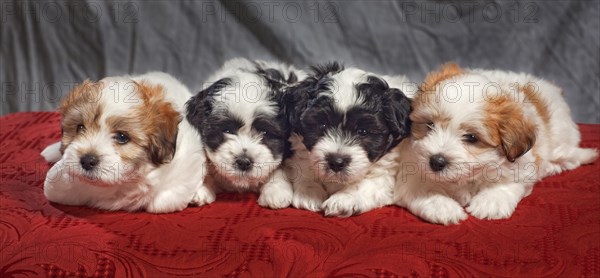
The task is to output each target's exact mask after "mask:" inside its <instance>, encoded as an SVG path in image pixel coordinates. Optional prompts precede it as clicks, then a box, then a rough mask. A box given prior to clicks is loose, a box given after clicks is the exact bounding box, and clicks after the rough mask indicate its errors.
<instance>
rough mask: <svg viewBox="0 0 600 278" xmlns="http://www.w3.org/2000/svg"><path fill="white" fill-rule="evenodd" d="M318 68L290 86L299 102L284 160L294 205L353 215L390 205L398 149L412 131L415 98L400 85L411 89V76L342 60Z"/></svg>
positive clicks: (289, 97) (291, 99)
mask: <svg viewBox="0 0 600 278" xmlns="http://www.w3.org/2000/svg"><path fill="white" fill-rule="evenodd" d="M312 70H313V72H312V74H310V75H309V76H308V77H307V78H306V79H305V80H303V81H301V82H300V83H298V84H297V85H295V86H293V87H291V88H290V89H289V90H288V91H287V92H286V102H287V103H295V106H293V107H292V105H289V106H290V111H289V112H288V116H289V117H290V119H289V120H290V122H291V123H292V125H293V132H292V134H291V137H290V142H291V147H292V151H293V155H292V157H291V158H290V159H289V160H287V162H286V165H287V169H288V176H289V177H290V180H292V183H293V188H294V197H293V202H292V204H293V206H294V207H296V208H300V209H307V210H311V211H320V210H323V211H324V213H325V215H327V216H339V217H348V216H351V215H353V214H360V213H363V212H366V211H369V210H371V209H374V208H378V207H382V206H384V205H388V204H392V198H393V193H392V189H393V186H394V179H395V175H396V171H397V170H396V168H397V167H396V161H395V158H396V156H398V154H399V152H397V151H392V149H394V148H395V147H396V146H397V145H398V143H399V142H400V141H401V140H402V139H404V138H405V137H406V136H408V135H409V134H410V121H409V118H408V115H409V113H410V111H411V108H410V105H411V102H410V99H409V98H407V97H406V95H405V94H404V93H403V92H402V91H401V90H400V89H398V88H401V86H405V87H406V88H410V86H408V85H410V84H409V83H408V80H407V79H406V78H405V77H404V76H396V77H389V78H388V77H383V76H377V75H375V74H372V73H369V72H365V71H363V70H360V69H357V68H346V69H345V68H344V67H343V66H341V65H340V64H338V63H331V64H327V65H324V66H317V67H313V69H312ZM386 79H387V82H386ZM388 82H390V84H392V86H390V85H388Z"/></svg>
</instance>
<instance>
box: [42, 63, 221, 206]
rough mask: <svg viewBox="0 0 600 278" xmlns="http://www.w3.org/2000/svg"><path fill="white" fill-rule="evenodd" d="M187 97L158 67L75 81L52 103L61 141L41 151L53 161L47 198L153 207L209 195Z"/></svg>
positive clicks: (201, 201)
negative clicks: (55, 106) (58, 103)
mask: <svg viewBox="0 0 600 278" xmlns="http://www.w3.org/2000/svg"><path fill="white" fill-rule="evenodd" d="M190 97H191V93H190V92H189V90H188V89H187V88H186V87H185V86H184V85H183V84H181V82H179V81H178V80H176V79H175V78H173V77H171V76H170V75H168V74H165V73H161V72H152V73H147V74H144V75H140V76H134V77H130V76H121V77H108V78H104V79H102V80H100V81H98V82H91V81H85V82H83V83H82V84H80V85H79V86H77V87H75V88H74V89H73V90H72V91H71V92H70V94H69V95H68V96H67V97H66V98H65V99H64V100H63V101H62V103H61V106H60V109H59V110H60V112H61V126H62V140H61V142H60V143H57V144H54V145H51V146H49V147H48V148H46V149H45V150H44V151H43V152H42V156H44V157H45V158H46V160H48V161H51V162H54V161H57V160H58V162H57V163H56V164H54V165H53V166H52V168H51V169H50V171H49V172H48V174H47V177H46V181H45V183H44V194H45V195H46V197H47V198H48V200H50V201H52V202H56V203H60V204H66V205H86V206H90V207H95V208H100V209H106V210H128V211H135V210H145V211H148V212H152V213H167V212H173V211H179V210H182V209H184V208H186V207H187V206H188V204H189V203H194V204H196V205H203V204H207V203H211V202H212V201H214V199H215V195H214V193H211V191H208V190H206V188H205V187H204V185H203V180H204V176H205V174H206V171H205V170H204V167H205V166H204V164H205V161H206V157H205V153H204V149H203V145H202V140H201V138H200V135H199V134H198V132H196V130H195V129H193V128H192V127H191V126H190V124H189V123H188V122H187V120H185V117H183V116H182V112H183V110H184V105H185V102H186V101H187V100H188V99H189V98H190ZM198 169H201V170H198Z"/></svg>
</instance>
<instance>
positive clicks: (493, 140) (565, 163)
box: [394, 64, 597, 225]
mask: <svg viewBox="0 0 600 278" xmlns="http://www.w3.org/2000/svg"><path fill="white" fill-rule="evenodd" d="M562 93H563V92H562V89H560V88H558V87H557V86H555V85H553V84H552V83H550V82H548V81H545V80H542V79H539V78H536V77H533V76H531V75H528V74H523V73H513V72H505V71H487V70H480V69H462V68H460V67H459V66H458V65H456V64H446V65H444V66H442V67H441V69H439V70H438V71H436V72H433V73H430V74H429V75H428V76H427V78H426V79H425V81H424V82H423V83H422V84H421V86H420V88H419V92H418V93H417V95H416V97H415V99H414V102H413V111H412V113H411V115H410V118H411V120H412V121H413V124H412V136H411V138H410V140H405V141H404V142H403V143H402V145H401V148H402V149H401V162H400V171H399V174H398V176H397V180H396V187H395V192H394V195H395V196H394V197H395V201H396V204H397V205H399V206H402V207H406V208H407V209H408V210H410V211H411V212H412V213H414V214H416V215H417V216H419V217H421V218H422V219H424V220H426V221H429V222H433V223H439V224H444V225H448V224H455V223H458V222H459V221H461V220H464V219H466V218H467V214H466V213H465V209H463V207H465V208H466V212H468V213H469V214H471V215H473V216H475V217H477V218H480V219H502V218H508V217H510V216H511V215H512V213H513V212H514V210H515V208H516V206H517V204H518V203H519V201H520V200H521V199H522V198H523V197H525V196H527V195H529V194H530V193H531V190H532V188H533V185H534V184H535V183H536V182H537V181H539V180H540V179H542V178H544V177H546V176H549V175H552V174H557V173H560V172H561V171H564V170H570V169H574V168H577V167H578V166H580V165H582V164H586V163H590V162H592V161H594V159H595V158H596V157H597V152H596V151H595V150H593V149H583V148H579V147H578V145H579V142H580V134H579V130H578V128H577V125H576V124H575V123H574V122H573V120H572V119H571V115H570V110H569V107H568V106H567V103H566V102H565V101H564V99H563V98H562Z"/></svg>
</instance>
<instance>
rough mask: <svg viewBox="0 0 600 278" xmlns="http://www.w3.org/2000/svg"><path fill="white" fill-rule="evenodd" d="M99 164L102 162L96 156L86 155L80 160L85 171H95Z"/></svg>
mask: <svg viewBox="0 0 600 278" xmlns="http://www.w3.org/2000/svg"><path fill="white" fill-rule="evenodd" d="M98 162H100V160H98V156H97V155H95V154H89V153H88V154H85V155H83V156H82V157H81V158H80V159H79V163H81V167H83V169H85V170H87V171H89V170H92V169H94V167H96V165H98Z"/></svg>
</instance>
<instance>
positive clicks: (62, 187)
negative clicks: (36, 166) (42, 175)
mask: <svg viewBox="0 0 600 278" xmlns="http://www.w3.org/2000/svg"><path fill="white" fill-rule="evenodd" d="M70 166H72V165H68V164H65V163H64V160H62V159H61V160H59V161H58V162H57V163H56V164H54V165H53V166H52V167H51V168H50V170H48V173H47V174H46V180H45V181H44V195H45V196H46V199H48V201H51V202H56V203H59V204H63V205H72V206H79V205H85V204H86V203H87V202H88V201H89V198H90V196H89V193H88V191H86V189H89V191H93V188H91V187H90V186H89V185H86V184H80V183H79V182H78V181H77V180H76V179H77V178H76V177H74V176H73V175H72V174H71V173H70V172H71V171H74V170H73V169H72V168H71V167H70ZM72 167H75V166H72ZM92 195H93V194H92Z"/></svg>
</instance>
